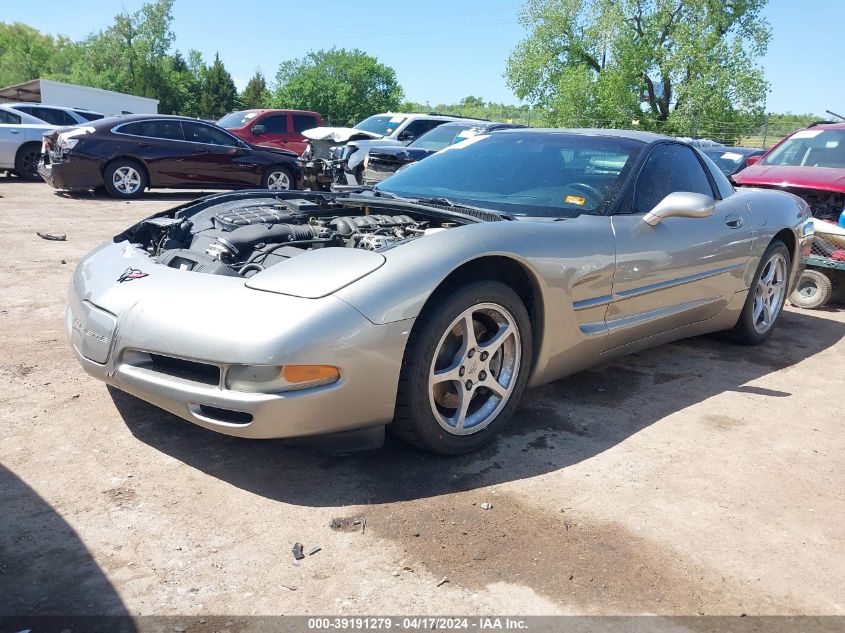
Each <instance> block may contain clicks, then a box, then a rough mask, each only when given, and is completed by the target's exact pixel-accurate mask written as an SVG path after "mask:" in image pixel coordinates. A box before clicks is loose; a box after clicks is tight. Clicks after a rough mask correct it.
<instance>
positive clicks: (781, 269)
mask: <svg viewBox="0 0 845 633" xmlns="http://www.w3.org/2000/svg"><path fill="white" fill-rule="evenodd" d="M786 276H787V264H786V258H785V257H784V256H783V255H782V254H780V253H775V254H774V255H772V256H771V258H770V259H769V261H768V262H766V264H765V266H764V267H763V270H762V272H761V273H760V278H759V279H758V280H757V287H756V288H755V289H754V310H753V312H752V319H753V322H754V329H755V330H756V331H757V333H758V334H764V333H766V332H768V331H769V329H770V328H771V327H772V325H774V323H775V320H776V319H777V317H778V314H780V311H781V308H783V302H784V299H785V298H786Z"/></svg>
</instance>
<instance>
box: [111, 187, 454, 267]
mask: <svg viewBox="0 0 845 633" xmlns="http://www.w3.org/2000/svg"><path fill="white" fill-rule="evenodd" d="M200 206H201V207H202V208H199V209H192V208H191V206H190V205H188V206H187V207H186V208H178V209H176V210H174V211H173V212H171V213H167V214H159V215H157V216H153V217H151V218H147V219H146V220H143V221H141V222H140V223H139V224H136V225H135V226H133V227H132V228H130V229H129V230H128V231H126V232H125V233H123V234H121V235H119V236H117V237H116V238H115V240H116V241H118V240H123V239H126V240H129V241H130V242H131V243H132V244H133V245H134V246H136V247H137V248H140V249H141V250H143V251H145V252H146V253H147V254H148V255H149V256H150V257H151V258H152V259H154V260H155V261H156V262H158V263H159V264H161V265H163V266H168V267H170V268H176V269H179V270H188V271H194V272H202V273H208V274H214V275H227V276H242V277H250V276H252V275H255V274H257V273H259V272H261V271H262V270H266V269H267V268H269V267H271V266H274V265H276V264H278V263H280V262H283V261H285V260H287V259H289V258H291V257H296V256H297V255H301V254H303V253H306V252H308V251H309V250H313V249H317V248H360V249H365V250H370V251H380V250H385V249H388V248H392V247H394V246H396V245H398V244H401V243H403V242H405V241H408V240H413V239H418V238H421V237H424V236H425V235H430V234H432V233H436V232H438V231H442V230H445V229H448V228H451V227H454V226H458V225H459V224H461V222H460V221H455V220H451V219H448V220H447V219H444V218H442V217H438V216H437V215H431V216H429V215H428V214H425V213H421V212H417V211H409V212H408V213H407V214H406V213H401V214H397V213H396V210H395V209H393V210H391V209H379V208H378V205H377V204H374V203H368V204H363V203H361V204H357V205H356V204H352V205H346V204H343V203H338V202H337V201H336V200H331V199H318V200H313V199H306V198H291V199H287V198H281V197H277V196H269V195H268V196H265V197H260V196H258V197H248V198H240V199H239V198H237V197H236V198H235V199H226V200H221V201H220V202H219V203H218V204H210V205H200Z"/></svg>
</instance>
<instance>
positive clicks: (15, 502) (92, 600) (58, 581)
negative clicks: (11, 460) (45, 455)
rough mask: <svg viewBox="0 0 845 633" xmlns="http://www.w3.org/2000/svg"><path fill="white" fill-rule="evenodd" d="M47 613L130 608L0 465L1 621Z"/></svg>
mask: <svg viewBox="0 0 845 633" xmlns="http://www.w3.org/2000/svg"><path fill="white" fill-rule="evenodd" d="M51 615H60V616H70V615H77V616H92V615H97V616H102V615H109V616H126V615H128V614H127V611H126V608H125V607H124V605H123V602H122V601H121V599H120V597H119V596H118V595H117V593H116V592H115V590H114V588H113V587H112V585H111V583H109V581H108V580H107V579H106V577H105V575H104V574H103V572H102V570H101V569H100V568H99V566H98V565H97V563H96V562H95V561H94V559H93V558H92V556H91V554H90V552H89V551H88V549H87V548H86V547H85V544H84V543H83V542H82V541H81V540H80V538H79V536H77V534H76V532H74V531H73V529H72V528H71V527H70V526H69V525H68V524H67V523H65V521H64V520H63V519H62V518H61V517H60V516H59V515H58V514H57V513H56V511H55V510H53V509H52V508H51V507H50V505H49V504H48V503H47V502H46V501H44V499H42V498H41V497H40V496H38V494H37V493H36V492H35V491H33V490H32V489H31V488H30V487H29V486H27V485H26V484H25V483H24V482H23V481H21V480H20V479H19V478H18V477H17V476H15V475H14V474H13V473H12V472H11V471H9V470H7V469H6V468H4V467H3V466H0V622H6V620H7V619H8V618H10V617H11V616H16V617H23V618H28V617H32V616H51ZM6 624H9V622H6ZM0 628H3V627H2V626H0ZM129 628H132V627H131V626H130V627H129ZM5 630H10V631H11V630H20V629H18V628H8V629H5ZM56 630H60V629H56ZM122 630H127V629H126V626H123V627H122Z"/></svg>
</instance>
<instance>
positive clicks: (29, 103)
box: [0, 101, 101, 114]
mask: <svg viewBox="0 0 845 633" xmlns="http://www.w3.org/2000/svg"><path fill="white" fill-rule="evenodd" d="M0 105H4V106H7V107H12V106H19V105H24V106H38V107H39V108H55V109H56V110H72V111H74V112H90V113H91V114H101V113H100V112H97V111H96V110H89V109H88V108H77V107H76V106H60V105H54V104H52V103H41V102H40V101H7V102H6V103H3V104H0Z"/></svg>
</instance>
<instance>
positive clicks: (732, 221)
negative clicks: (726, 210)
mask: <svg viewBox="0 0 845 633" xmlns="http://www.w3.org/2000/svg"><path fill="white" fill-rule="evenodd" d="M725 224H727V225H728V228H731V229H738V228H740V227H741V226H742V225H743V224H744V222H743V221H742V216H739V215H737V214H736V213H731V214H730V215H729V216H727V217H726V218H725Z"/></svg>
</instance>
